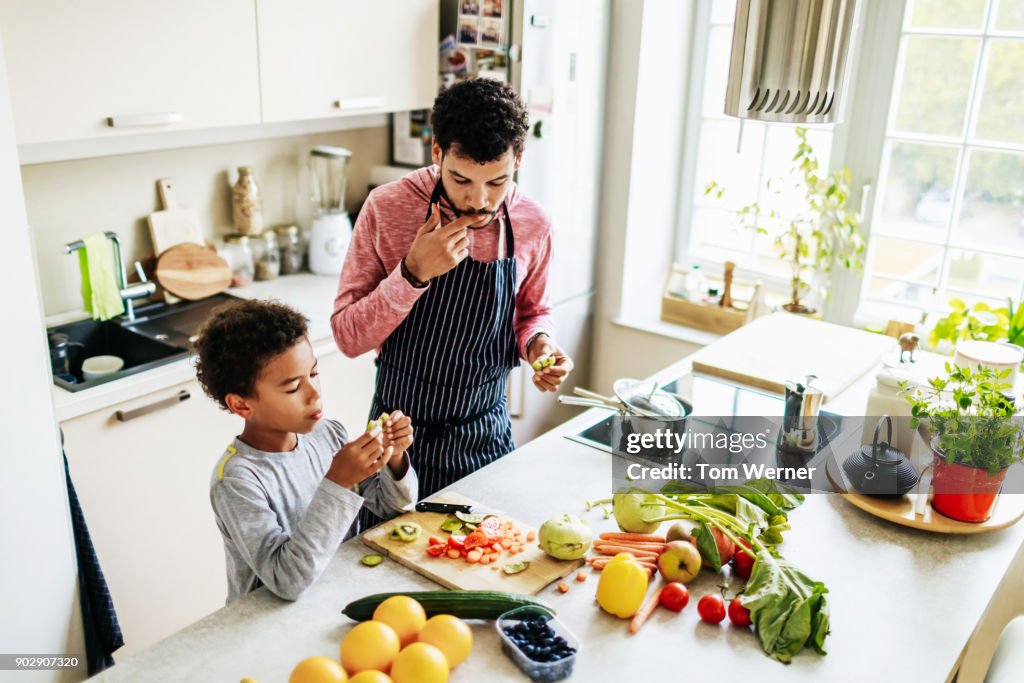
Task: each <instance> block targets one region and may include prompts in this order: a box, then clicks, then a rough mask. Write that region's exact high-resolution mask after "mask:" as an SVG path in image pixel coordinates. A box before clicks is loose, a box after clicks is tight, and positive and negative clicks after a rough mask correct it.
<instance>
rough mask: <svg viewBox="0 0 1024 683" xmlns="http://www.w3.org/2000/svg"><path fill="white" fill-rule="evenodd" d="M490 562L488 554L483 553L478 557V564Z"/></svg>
mask: <svg viewBox="0 0 1024 683" xmlns="http://www.w3.org/2000/svg"><path fill="white" fill-rule="evenodd" d="M490 563H491V556H490V555H483V556H481V557H480V564H490Z"/></svg>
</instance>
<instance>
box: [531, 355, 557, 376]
mask: <svg viewBox="0 0 1024 683" xmlns="http://www.w3.org/2000/svg"><path fill="white" fill-rule="evenodd" d="M554 364H555V357H554V356H551V355H545V356H540V357H539V358H537V359H536V360H534V361H533V363H531V364H530V365H531V367H533V369H534V370H536V371H537V372H540V371H541V370H543V369H544V368H550V367H551V366H552V365H554Z"/></svg>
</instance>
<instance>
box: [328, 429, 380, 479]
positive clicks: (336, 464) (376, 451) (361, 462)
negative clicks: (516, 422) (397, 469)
mask: <svg viewBox="0 0 1024 683" xmlns="http://www.w3.org/2000/svg"><path fill="white" fill-rule="evenodd" d="M393 454H394V448H393V447H392V446H390V445H389V446H387V447H385V446H384V443H383V432H382V431H381V428H380V426H377V427H375V428H374V429H372V430H371V431H369V432H366V433H365V434H363V435H361V436H359V437H358V438H356V439H354V440H352V441H350V442H349V443H347V444H345V445H344V446H343V447H342V448H341V450H340V451H338V452H337V453H335V454H334V460H332V461H331V466H330V468H328V470H327V474H326V475H325V476H326V477H327V478H328V479H330V480H331V481H333V482H334V483H335V484H337V485H338V486H343V487H345V488H347V489H350V488H352V487H354V486H355V485H356V484H358V483H359V482H361V481H363V480H364V479H366V478H368V477H371V476H373V475H374V474H376V473H377V472H379V471H380V470H381V468H382V467H384V465H387V464H388V461H389V460H391V456H392V455H393Z"/></svg>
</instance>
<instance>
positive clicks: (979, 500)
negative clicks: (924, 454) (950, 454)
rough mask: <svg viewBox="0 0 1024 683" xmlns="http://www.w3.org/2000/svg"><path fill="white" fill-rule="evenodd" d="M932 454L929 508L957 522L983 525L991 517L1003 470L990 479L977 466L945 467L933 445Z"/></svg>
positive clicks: (986, 473)
mask: <svg viewBox="0 0 1024 683" xmlns="http://www.w3.org/2000/svg"><path fill="white" fill-rule="evenodd" d="M932 452H933V453H934V455H935V467H934V472H933V474H932V487H933V493H932V507H933V508H935V509H936V510H937V511H939V512H941V513H942V514H944V515H945V516H946V517H950V518H952V519H956V520H959V521H961V522H984V521H985V520H987V519H988V518H989V517H991V516H992V510H993V509H994V508H995V506H996V499H997V498H998V497H999V489H1000V488H1002V486H1003V479H1004V478H1005V477H1006V469H1005V468H1004V469H1002V470H1000V471H999V473H998V474H996V475H995V476H994V477H990V476H989V475H988V472H987V471H986V470H982V469H978V468H977V467H969V466H967V465H960V464H956V463H954V464H952V465H950V464H947V463H946V458H945V456H944V455H942V453H941V452H940V451H939V450H937V449H935V447H934V446H933V447H932Z"/></svg>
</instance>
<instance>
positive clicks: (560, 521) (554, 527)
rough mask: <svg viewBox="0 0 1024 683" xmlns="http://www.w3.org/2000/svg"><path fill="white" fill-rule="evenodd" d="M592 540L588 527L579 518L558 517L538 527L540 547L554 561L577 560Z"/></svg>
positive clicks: (592, 536) (570, 516)
mask: <svg viewBox="0 0 1024 683" xmlns="http://www.w3.org/2000/svg"><path fill="white" fill-rule="evenodd" d="M593 538H594V534H593V532H591V530H590V527H588V526H587V523H586V522H584V521H583V520H582V519H580V518H579V517H576V516H574V515H570V514H564V515H560V516H558V517H555V518H553V519H549V520H548V521H546V522H544V523H543V524H542V525H541V527H540V535H539V540H540V547H541V550H543V551H544V552H545V553H547V554H548V555H550V556H551V557H553V558H555V559H556V560H578V559H580V558H581V557H583V556H584V555H586V554H587V550H589V549H590V543H591V541H592V540H593Z"/></svg>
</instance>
